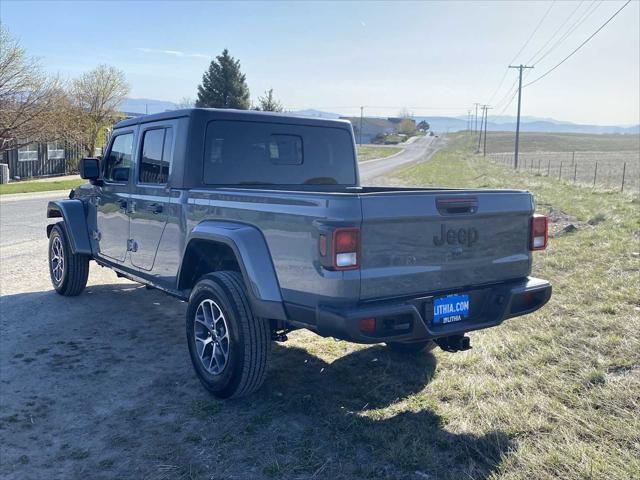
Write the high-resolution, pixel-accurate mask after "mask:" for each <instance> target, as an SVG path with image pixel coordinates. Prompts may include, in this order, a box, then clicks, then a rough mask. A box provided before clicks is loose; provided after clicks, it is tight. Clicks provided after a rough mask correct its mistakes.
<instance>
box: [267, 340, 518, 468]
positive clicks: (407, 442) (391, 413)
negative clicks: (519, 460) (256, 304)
mask: <svg viewBox="0 0 640 480" xmlns="http://www.w3.org/2000/svg"><path fill="white" fill-rule="evenodd" d="M323 341H324V340H323ZM285 345H286V344H285ZM435 371H436V358H435V356H434V355H433V354H432V353H431V352H424V353H422V354H420V355H413V356H411V355H409V356H407V355H402V354H397V353H393V352H390V351H389V350H388V349H387V348H385V347H384V346H381V345H374V346H370V347H365V348H363V349H359V350H356V351H353V352H351V353H348V354H346V355H344V356H342V357H340V358H338V359H337V360H335V361H333V362H331V363H326V362H324V361H323V360H322V359H320V358H318V357H317V356H315V355H312V354H310V353H309V352H307V351H306V350H304V349H302V348H298V347H292V346H285V347H283V346H278V345H277V346H276V347H275V348H274V351H273V360H272V368H271V370H270V376H269V378H268V380H267V384H266V385H265V387H264V394H263V395H266V396H267V397H268V398H270V399H272V400H271V401H273V398H274V397H276V399H277V398H278V396H282V397H283V398H282V400H276V402H278V403H279V404H280V405H281V408H282V410H283V411H286V412H287V413H286V415H287V416H286V418H283V419H282V421H283V422H285V424H286V422H287V420H288V419H291V420H292V427H291V428H289V429H288V431H289V432H290V435H292V436H294V437H295V431H296V429H298V430H299V429H300V428H301V427H300V424H302V425H304V427H305V428H307V429H311V430H310V431H308V432H307V433H308V434H310V436H311V438H316V439H318V440H320V439H321V440H322V441H323V442H324V443H326V446H323V447H322V450H324V453H323V455H320V456H319V459H318V460H317V461H316V466H318V465H319V466H318V468H322V462H321V461H320V459H323V460H324V461H327V462H331V463H332V464H333V465H334V466H336V465H349V464H350V463H351V467H353V466H354V465H358V466H357V467H356V468H355V470H351V471H349V469H347V472H348V473H349V474H351V475H356V476H357V475H361V476H365V477H369V476H373V477H379V476H382V477H385V476H389V477H391V478H397V477H398V476H399V474H400V473H402V472H404V473H411V474H414V473H415V472H416V471H419V472H422V473H425V474H427V475H429V476H431V478H461V477H467V476H468V477H469V478H486V477H487V476H488V475H489V474H490V473H491V472H493V471H494V470H495V469H496V468H497V466H498V465H499V463H500V462H501V461H502V460H503V459H504V456H505V455H506V454H507V452H509V451H510V450H512V449H513V445H512V444H511V442H510V440H509V439H508V437H507V435H506V434H505V433H503V432H499V431H493V432H490V433H488V434H485V435H473V434H469V433H453V432H451V431H449V430H447V423H448V422H447V421H446V419H445V418H443V417H441V416H440V415H438V414H437V413H436V412H435V411H434V409H433V404H430V403H429V401H428V400H426V396H424V397H423V396H421V395H420V392H422V391H423V390H425V389H428V388H429V382H430V380H431V379H432V378H433V376H434V375H435ZM443 374H446V373H443ZM304 419H306V420H307V421H306V422H305V421H304ZM314 447H315V448H319V445H318V444H317V443H316V444H315V445H314ZM354 462H355V463H354ZM342 473H346V472H342ZM347 476H348V475H347ZM418 478H420V477H418Z"/></svg>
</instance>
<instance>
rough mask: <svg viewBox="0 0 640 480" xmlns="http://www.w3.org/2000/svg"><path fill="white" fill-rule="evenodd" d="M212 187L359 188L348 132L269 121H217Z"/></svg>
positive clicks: (207, 174)
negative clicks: (261, 185) (342, 186)
mask: <svg viewBox="0 0 640 480" xmlns="http://www.w3.org/2000/svg"><path fill="white" fill-rule="evenodd" d="M204 183H205V184H207V185H231V184H246V185H251V184H256V185H260V184H270V185H300V184H307V185H354V184H355V183H356V178H355V154H354V151H353V141H352V138H351V135H350V133H349V131H347V130H345V129H340V128H330V127H312V126H302V125H287V124H278V123H267V122H243V121H219V120H216V121H212V122H209V124H208V125H207V133H206V137H205V151H204Z"/></svg>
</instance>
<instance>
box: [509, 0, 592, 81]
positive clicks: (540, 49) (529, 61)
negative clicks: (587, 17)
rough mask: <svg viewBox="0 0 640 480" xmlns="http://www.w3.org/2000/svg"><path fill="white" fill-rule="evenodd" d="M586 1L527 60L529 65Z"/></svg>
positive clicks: (579, 4)
mask: <svg viewBox="0 0 640 480" xmlns="http://www.w3.org/2000/svg"><path fill="white" fill-rule="evenodd" d="M584 1H585V0H581V1H580V3H578V5H577V6H576V8H575V9H574V10H573V11H572V12H571V13H570V14H569V16H568V17H567V18H565V20H564V22H562V23H561V24H560V26H559V27H558V28H557V29H556V31H555V32H553V34H552V35H551V36H550V37H549V39H548V40H547V41H546V42H545V44H544V45H543V46H542V47H540V48H539V49H538V50H537V51H536V53H534V54H533V55H532V56H531V58H530V59H529V60H527V63H533V59H534V58H536V57H537V56H538V55H539V54H540V52H542V51H543V50H544V49H545V48H547V45H549V44H550V43H551V42H552V41H553V40H554V38H555V37H556V35H558V33H559V32H560V30H562V27H564V26H565V25H566V24H567V23H568V22H569V20H570V19H571V17H573V16H574V15H575V14H576V12H577V11H578V9H579V8H580V7H581V6H582V4H583V3H584ZM593 1H594V2H595V1H596V0H593ZM507 71H509V70H507Z"/></svg>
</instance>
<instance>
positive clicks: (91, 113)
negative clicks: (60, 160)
mask: <svg viewBox="0 0 640 480" xmlns="http://www.w3.org/2000/svg"><path fill="white" fill-rule="evenodd" d="M128 94H129V85H128V84H127V82H126V80H125V77H124V73H123V72H122V71H120V70H118V69H117V68H115V67H111V66H108V65H100V66H98V67H96V68H94V69H93V70H91V71H89V72H87V73H85V74H84V75H82V76H81V77H80V78H78V79H76V80H74V81H73V83H72V86H71V98H72V100H73V103H74V105H75V106H76V108H77V112H78V123H79V124H80V130H81V131H82V135H81V138H79V139H78V140H79V141H80V143H81V144H82V146H83V148H84V150H85V152H86V153H87V154H88V155H94V152H95V149H96V145H97V142H98V135H99V134H100V133H102V132H103V131H104V129H105V128H108V127H109V126H111V124H113V122H114V121H115V120H116V118H117V116H118V107H119V106H120V105H121V104H122V102H123V101H124V100H125V98H126V96H127V95H128Z"/></svg>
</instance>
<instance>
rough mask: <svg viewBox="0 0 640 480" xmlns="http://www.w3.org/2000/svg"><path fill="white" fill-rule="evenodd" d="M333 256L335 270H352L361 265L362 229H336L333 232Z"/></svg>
mask: <svg viewBox="0 0 640 480" xmlns="http://www.w3.org/2000/svg"><path fill="white" fill-rule="evenodd" d="M332 247H333V248H332V249H331V255H332V256H333V268H335V269H336V270H351V269H353V268H358V266H359V263H360V258H359V257H360V229H359V228H336V229H335V230H334V231H333V243H332Z"/></svg>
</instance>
